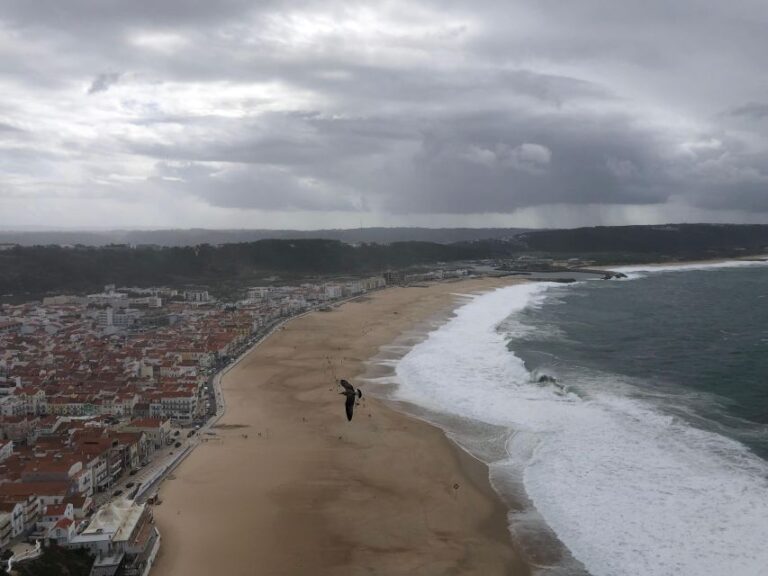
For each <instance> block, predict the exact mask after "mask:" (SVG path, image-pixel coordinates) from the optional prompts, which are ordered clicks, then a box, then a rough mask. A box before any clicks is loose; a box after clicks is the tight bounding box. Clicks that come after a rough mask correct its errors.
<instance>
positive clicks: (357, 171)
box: [0, 0, 768, 222]
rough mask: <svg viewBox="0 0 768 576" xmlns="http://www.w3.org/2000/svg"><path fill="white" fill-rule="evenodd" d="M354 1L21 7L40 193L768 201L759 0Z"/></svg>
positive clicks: (15, 40)
mask: <svg viewBox="0 0 768 576" xmlns="http://www.w3.org/2000/svg"><path fill="white" fill-rule="evenodd" d="M702 4H703V5H705V6H706V8H707V9H706V10H699V9H698V8H699V7H700V6H701V5H702ZM358 7H359V3H349V2H342V1H339V2H319V0H314V1H313V0H306V1H301V2H287V1H278V0H273V1H268V2H259V3H252V2H248V1H245V0H242V1H241V0H230V1H226V2H221V3H214V2H207V1H206V2H203V1H197V0H195V1H192V2H189V1H186V0H185V1H182V0H167V1H163V2H156V1H152V2H150V1H149V0H142V1H138V2H123V1H121V0H120V1H119V0H103V1H99V2H96V1H88V0H73V1H72V2H68V3H66V6H65V5H64V4H62V3H61V2H57V1H54V0H41V1H40V2H29V1H22V0H9V1H7V2H5V3H4V7H3V13H2V15H0V30H8V31H10V34H9V36H8V38H10V40H8V41H9V43H10V45H11V48H12V50H11V51H10V52H9V53H8V56H6V57H3V56H0V72H2V73H3V74H4V75H5V76H6V77H7V78H11V79H12V81H10V82H9V84H8V85H7V87H10V88H11V89H12V90H13V92H12V95H11V96H8V97H7V99H8V100H9V104H10V105H12V106H13V115H9V116H8V117H9V118H11V120H12V121H11V123H10V124H9V126H15V125H16V124H18V125H20V126H24V127H25V128H26V127H27V126H29V130H30V133H34V135H35V139H34V142H37V143H39V148H38V150H39V158H40V162H34V161H33V160H32V159H30V161H29V162H27V163H26V164H25V166H27V168H28V169H27V172H28V174H26V175H25V178H28V180H26V181H25V183H24V185H25V190H34V189H35V185H36V184H35V183H36V182H38V181H45V183H46V186H48V187H52V186H54V185H57V184H61V185H62V186H68V187H70V188H72V189H77V188H78V187H80V189H82V191H83V195H85V194H86V189H87V188H88V187H89V186H91V185H92V182H93V181H102V180H104V179H107V180H108V179H109V178H110V177H111V176H110V174H112V173H113V172H115V174H116V175H115V176H114V178H118V179H120V178H122V179H123V180H121V182H130V184H125V185H121V186H116V187H115V190H116V192H115V194H124V195H126V196H130V195H134V192H135V191H136V190H138V189H139V187H142V186H146V187H149V189H152V190H157V191H162V192H163V193H166V194H168V195H171V196H174V195H175V197H178V198H180V199H181V198H184V197H194V198H197V199H202V200H203V201H205V202H207V203H209V204H210V205H212V206H217V207H223V208H228V209H236V208H244V209H260V210H266V211H270V210H312V211H317V212H323V211H356V210H361V209H366V210H371V211H375V212H377V213H380V214H399V215H403V214H407V213H416V214H419V213H420V214H429V213H433V212H441V213H450V214H456V215H462V214H483V213H510V212H512V211H515V210H520V209H524V210H527V209H534V208H535V207H537V206H549V205H562V206H575V207H580V208H582V209H583V210H582V212H581V213H582V214H598V213H601V208H600V207H603V208H605V213H609V212H610V213H612V214H615V213H618V208H617V209H616V210H614V209H613V207H618V206H623V205H634V206H641V207H648V206H656V205H663V204H664V203H667V202H673V201H674V202H678V203H683V204H685V205H686V206H690V207H691V208H692V213H694V211H693V210H694V209H696V208H698V207H702V208H705V209H707V210H723V211H726V210H727V211H729V212H728V213H729V214H730V213H738V211H739V210H752V211H764V212H766V213H768V200H767V198H768V192H767V190H768V189H767V188H766V175H767V174H768V125H767V123H766V122H763V121H762V120H764V119H765V118H766V117H768V105H766V104H764V103H762V102H764V101H765V92H764V87H763V86H762V82H763V80H762V77H763V68H764V63H763V61H764V54H765V53H768V38H766V36H765V34H763V30H764V27H765V24H766V22H768V8H767V7H766V5H765V4H764V3H763V2H758V1H757V0H745V1H744V2H742V3H739V5H738V6H731V5H724V4H722V3H718V2H714V0H704V1H703V2H693V1H692V0H683V1H681V2H675V3H673V4H670V3H669V2H664V1H662V0H650V1H649V2H646V3H643V4H642V6H640V5H633V4H627V3H620V2H614V3H608V4H606V3H605V2H602V1H599V0H585V1H583V2H578V3H562V2H557V1H555V0H540V1H538V2H532V1H531V2H514V3H512V2H505V1H502V0H486V1H483V0H479V1H478V2H477V3H472V4H471V5H470V4H468V3H466V2H458V1H454V0H449V1H447V2H440V3H438V2H436V1H435V0H427V1H424V0H422V1H419V2H416V3H402V4H399V5H397V4H396V5H393V7H390V8H387V7H382V6H381V5H379V4H377V3H371V4H370V5H368V6H367V10H368V11H367V12H365V13H363V16H365V14H368V15H369V17H368V19H366V18H365V17H364V18H362V20H361V21H359V22H358V21H352V22H351V24H350V23H347V24H345V19H349V18H352V19H354V18H355V17H357V16H359V14H360V12H358V11H357V9H358ZM296 14H298V16H296ZM275 22H277V23H278V24H279V26H278V27H277V28H276V29H275V30H272V29H271V26H273V25H274V24H275ZM283 25H285V26H287V28H286V30H283V28H280V26H283ZM292 27H293V28H292ZM270 31H271V32H270ZM153 35H155V36H157V37H158V38H160V40H159V45H158V46H159V47H158V46H149V47H147V46H142V45H141V42H139V43H137V42H136V38H137V37H139V38H141V37H150V39H151V38H152V37H154V36H153ZM164 35H165V36H164ZM163 38H169V39H170V40H168V42H169V43H170V44H169V46H170V48H169V47H168V46H165V45H164V44H163V42H164V41H165V40H163ZM155 39H156V40H157V38H155ZM177 41H178V45H175V44H174V42H177ZM150 44H151V42H150ZM27 53H29V54H32V55H33V56H34V59H35V62H36V63H37V65H36V67H34V68H35V69H34V70H28V69H27V68H29V67H26V66H21V65H20V64H19V62H20V61H21V60H20V55H23V54H27ZM98 70H126V71H130V72H129V73H130V78H131V82H130V83H128V82H123V83H121V85H120V90H109V88H110V86H112V85H113V84H114V83H115V82H118V81H119V80H120V76H119V75H118V74H115V73H102V74H99V75H97V76H96V77H95V78H94V77H93V76H92V74H93V72H94V71H98ZM4 86H6V85H2V86H0V88H3V87H4ZM72 86H79V87H80V88H79V93H78V94H73V93H72ZM83 86H89V88H88V90H87V91H88V93H89V94H98V97H94V98H82V87H83ZM176 91H178V92H176ZM4 92H6V93H11V92H8V91H7V90H4ZM27 100H29V102H30V103H31V104H30V106H29V107H25V102H26V101H27ZM60 103H61V104H60ZM744 103H747V104H744ZM65 106H66V107H65ZM46 108H47V109H48V110H49V115H48V116H46V117H43V116H41V115H40V114H39V113H38V111H39V110H40V109H46ZM723 110H726V111H727V112H725V113H723V112H722V111H723ZM0 132H3V140H4V141H9V142H10V144H9V145H8V149H9V150H11V149H17V148H18V146H19V142H20V141H21V139H22V136H21V135H20V134H17V133H15V132H13V130H8V129H4V128H3V125H0ZM30 142H31V141H30ZM43 143H45V148H44V147H43ZM14 146H15V147H14ZM57 148H58V150H61V151H62V153H61V154H60V160H57V155H56V151H55V150H56V149H57ZM24 150H25V153H26V154H32V155H33V156H34V145H33V144H30V143H29V142H27V144H25V148H24ZM65 152H66V153H65ZM2 154H5V155H6V158H5V160H6V164H8V163H12V162H11V161H10V160H8V158H9V157H10V155H9V154H8V153H7V152H5V151H3V150H0V155H2ZM103 166H106V168H104V167H103ZM153 167H154V168H153ZM35 170H38V174H37V175H36V174H35ZM121 170H124V171H125V173H122V172H121ZM73 174H74V176H73ZM41 189H42V185H41ZM105 193H106V192H105ZM595 206H597V207H598V208H593V207H595ZM586 207H590V208H589V209H588V210H587V208H586ZM580 222H581V220H580Z"/></svg>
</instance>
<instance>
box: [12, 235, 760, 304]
mask: <svg viewBox="0 0 768 576" xmlns="http://www.w3.org/2000/svg"><path fill="white" fill-rule="evenodd" d="M765 252H768V226H766V225H760V226H737V225H709V224H685V225H674V226H621V227H597V228H578V229H573V230H541V231H535V232H530V231H529V232H524V233H522V234H518V235H517V236H515V237H514V238H512V239H509V240H494V239H488V240H477V241H472V242H456V243H452V244H438V243H433V242H395V243H391V244H359V245H351V244H347V243H344V242H340V241H338V240H323V239H293V240H260V241H257V242H247V243H236V244H223V245H221V246H211V245H208V244H202V245H199V246H194V247H191V246H186V247H165V248H163V247H158V246H135V247H131V246H127V245H110V246H103V247H88V246H75V247H67V248H64V247H60V246H55V245H53V246H29V247H24V246H16V247H13V248H10V249H3V250H0V297H3V296H4V295H5V296H7V295H9V294H13V295H14V299H18V298H20V297H22V298H30V299H31V298H35V297H39V296H41V295H44V294H48V293H67V292H68V293H82V292H87V291H94V290H99V289H101V288H102V287H103V285H104V284H110V283H116V284H118V285H123V286H125V285H128V286H149V285H163V284H165V285H173V286H183V285H190V284H198V285H205V286H208V287H209V288H212V289H213V290H214V291H217V289H218V291H220V292H223V293H230V292H232V291H233V290H235V289H236V288H242V287H244V286H247V285H248V284H251V285H253V284H256V283H259V282H262V281H265V279H267V278H270V277H278V278H276V280H277V281H281V282H292V281H296V280H298V279H302V278H307V277H311V276H313V277H317V276H329V275H344V274H347V275H355V274H380V273H382V272H383V271H385V270H388V269H401V268H407V267H409V266H414V265H431V264H434V263H437V262H456V261H460V260H479V259H488V258H492V259H500V260H501V259H511V258H516V257H518V256H521V255H533V256H537V257H551V258H553V259H563V258H570V257H582V258H586V259H589V260H591V261H593V262H596V263H599V264H614V263H627V262H648V261H666V260H682V259H697V258H701V259H703V258H717V257H733V256H743V255H747V254H758V253H765ZM516 265H517V264H515V263H514V262H513V263H511V264H510V266H511V267H514V266H516Z"/></svg>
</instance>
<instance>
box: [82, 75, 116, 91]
mask: <svg viewBox="0 0 768 576" xmlns="http://www.w3.org/2000/svg"><path fill="white" fill-rule="evenodd" d="M120 76H122V74H119V73H117V72H112V73H103V74H98V75H97V76H96V77H95V78H94V79H93V82H91V85H90V87H89V88H88V94H96V93H97V92H106V91H107V90H109V88H110V87H111V86H112V85H113V84H117V82H118V81H119V80H120Z"/></svg>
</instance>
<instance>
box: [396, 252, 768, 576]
mask: <svg viewBox="0 0 768 576" xmlns="http://www.w3.org/2000/svg"><path fill="white" fill-rule="evenodd" d="M630 276H631V278H630V279H628V280H625V281H588V282H583V283H578V284H574V285H567V286H563V285H557V284H551V283H525V284H520V285H516V286H510V287H507V288H502V289H499V290H496V291H493V292H491V293H488V294H484V295H480V296H475V297H472V298H468V299H466V300H465V302H464V303H463V304H462V305H461V306H460V307H459V308H458V309H457V310H456V312H455V316H454V317H452V318H451V319H449V320H448V321H447V322H446V323H445V324H443V325H441V326H439V327H437V328H436V329H434V330H433V331H431V332H430V333H429V334H428V335H427V337H426V338H425V339H423V340H422V341H420V342H418V343H417V344H415V346H413V348H411V349H410V350H409V351H408V352H407V353H406V354H405V356H403V357H402V358H401V359H400V360H395V361H394V369H395V375H394V378H393V380H392V383H391V384H390V386H391V388H388V390H389V392H388V395H389V396H390V397H391V398H393V399H394V400H397V401H399V402H402V403H404V404H405V405H408V406H412V407H414V408H416V409H417V410H419V411H421V412H420V413H421V414H422V415H423V416H424V417H426V418H427V419H428V420H430V421H431V422H433V423H435V424H437V425H438V426H441V427H443V428H444V429H445V430H446V432H447V434H448V435H449V437H451V438H453V439H454V440H455V441H456V442H458V443H459V444H460V445H462V446H464V447H465V449H467V450H468V451H470V452H472V453H473V454H475V455H476V456H477V457H478V458H480V459H482V460H484V461H485V462H486V463H487V464H488V465H489V470H490V476H491V482H492V484H493V485H494V487H495V488H496V489H497V491H498V492H499V493H500V494H501V495H502V497H503V499H504V500H505V502H508V503H509V505H510V508H509V524H510V531H511V534H512V537H513V538H514V539H515V540H517V541H519V542H520V543H521V544H522V546H523V549H524V550H525V551H526V553H528V554H529V555H530V558H531V559H532V561H533V562H534V564H536V565H537V566H538V568H539V572H540V573H541V574H547V575H568V576H573V575H580V576H581V575H584V574H591V575H592V576H620V575H628V576H629V575H636V574H643V575H645V576H666V575H673V574H674V575H681V576H685V575H690V576H721V575H722V574H728V575H729V576H763V575H764V574H766V573H768V572H766V567H767V566H768V547H766V545H765V543H766V542H767V541H768V461H766V456H768V450H767V448H768V444H767V440H768V427H767V426H766V423H767V422H768V413H767V408H768V397H767V392H768V381H767V380H766V375H767V374H768V353H766V350H767V348H766V346H767V345H768V334H767V333H766V326H768V323H766V320H768V309H767V307H768V301H766V300H768V297H766V288H767V287H768V267H766V266H759V265H758V266H754V267H737V268H727V267H726V268H711V269H707V270H684V271H683V270H680V271H669V270H667V271H654V272H632V273H631V274H630ZM543 375H547V376H549V377H554V378H556V382H552V381H551V380H548V381H540V378H541V377H542V376H543Z"/></svg>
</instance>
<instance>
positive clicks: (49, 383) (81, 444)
mask: <svg viewBox="0 0 768 576" xmlns="http://www.w3.org/2000/svg"><path fill="white" fill-rule="evenodd" d="M467 273H468V271H467V270H452V271H439V272H431V273H429V274H427V275H424V274H422V275H419V276H414V277H411V278H409V279H408V280H409V281H417V280H425V279H438V278H444V277H454V276H462V275H466V274H467ZM404 280H405V278H404V276H403V275H398V274H387V275H382V276H375V277H368V278H358V279H352V280H348V281H344V282H333V283H317V284H311V283H307V284H301V285H298V286H262V287H251V288H248V289H247V291H246V292H245V294H244V295H245V297H244V298H243V299H241V300H239V301H236V302H232V303H225V302H220V301H218V300H216V299H214V298H213V297H211V295H210V294H209V293H208V291H206V290H204V289H199V288H187V289H173V288H168V287H153V288H136V287H116V286H114V285H108V286H105V287H104V290H103V292H100V293H96V294H88V295H82V296H76V295H75V296H73V295H61V296H51V297H46V298H44V299H43V300H42V301H37V302H31V303H24V304H17V305H10V304H4V305H2V306H1V307H0V439H1V440H0V549H2V551H3V556H2V558H3V568H5V567H6V565H7V566H8V567H10V566H11V565H12V564H13V563H14V562H21V561H23V560H24V559H29V558H34V557H36V556H39V555H40V554H41V551H43V550H45V549H47V548H49V547H55V548H58V549H63V550H67V549H68V550H76V549H81V550H85V551H87V553H88V554H89V555H90V556H91V557H92V558H93V566H92V569H91V573H92V574H100V575H109V574H117V573H119V574H127V575H134V574H135V575H144V574H147V573H148V572H149V569H150V567H151V565H152V561H153V559H154V557H155V555H156V554H157V552H158V549H159V546H160V534H159V531H158V530H157V528H156V526H155V525H154V521H153V516H152V508H153V504H156V503H157V498H156V496H155V494H156V490H157V486H158V484H159V483H160V481H161V480H162V479H163V477H164V476H165V475H166V474H167V473H168V472H169V471H170V470H172V469H173V468H174V467H175V465H176V464H178V463H179V461H180V460H181V459H183V458H184V456H185V455H186V454H187V453H188V452H189V451H190V450H191V449H192V448H193V447H194V446H195V445H196V444H197V443H199V442H201V441H205V437H204V436H211V435H215V433H216V432H215V427H214V426H213V424H214V423H215V421H216V420H217V418H218V417H219V416H220V415H221V413H222V411H223V400H222V398H221V395H220V391H218V389H217V376H218V375H219V374H220V373H221V371H222V370H225V369H226V368H227V367H228V366H230V365H231V364H232V363H233V362H234V361H236V359H237V358H238V357H239V356H241V355H242V354H243V353H244V352H246V351H247V350H248V349H249V348H250V347H252V346H253V345H254V344H255V343H256V342H258V341H259V340H260V339H261V338H263V337H264V336H265V335H267V334H269V333H270V331H272V330H274V329H275V327H276V326H278V325H279V324H280V323H281V322H282V321H284V320H285V319H287V318H290V317H294V316H297V315H300V314H302V313H305V312H307V311H310V310H328V309H330V307H332V306H334V305H336V304H337V303H339V302H341V301H345V300H347V299H353V298H356V297H360V296H361V295H363V294H365V293H366V292H370V291H373V290H377V289H380V288H383V287H384V286H386V285H387V283H388V282H389V283H400V282H403V281H404ZM9 560H10V561H9Z"/></svg>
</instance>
